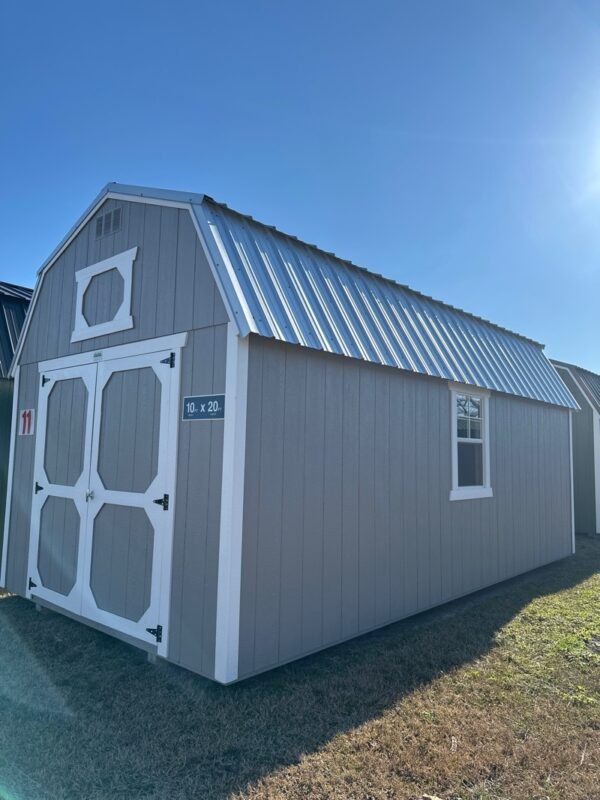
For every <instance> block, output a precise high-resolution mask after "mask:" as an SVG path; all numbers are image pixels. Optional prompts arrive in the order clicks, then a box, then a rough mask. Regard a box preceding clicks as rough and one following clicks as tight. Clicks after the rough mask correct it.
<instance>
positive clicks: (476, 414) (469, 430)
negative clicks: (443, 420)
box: [456, 394, 482, 439]
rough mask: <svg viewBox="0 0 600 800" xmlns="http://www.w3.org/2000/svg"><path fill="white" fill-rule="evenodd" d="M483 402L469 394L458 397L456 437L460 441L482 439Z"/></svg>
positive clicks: (458, 395)
mask: <svg viewBox="0 0 600 800" xmlns="http://www.w3.org/2000/svg"><path fill="white" fill-rule="evenodd" d="M481 419H482V401H481V398H480V397H474V396H473V395H469V394H457V395H456V435H457V436H458V438H459V439H481Z"/></svg>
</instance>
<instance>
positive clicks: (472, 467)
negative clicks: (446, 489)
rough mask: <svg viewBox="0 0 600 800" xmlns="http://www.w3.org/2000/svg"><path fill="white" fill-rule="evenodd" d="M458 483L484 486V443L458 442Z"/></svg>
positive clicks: (460, 484)
mask: <svg viewBox="0 0 600 800" xmlns="http://www.w3.org/2000/svg"><path fill="white" fill-rule="evenodd" d="M458 485H459V486H483V445H482V444H481V443H476V442H458Z"/></svg>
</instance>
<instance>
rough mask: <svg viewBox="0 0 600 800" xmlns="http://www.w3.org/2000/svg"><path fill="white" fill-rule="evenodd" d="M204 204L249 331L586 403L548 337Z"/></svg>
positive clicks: (523, 393) (556, 400)
mask: <svg viewBox="0 0 600 800" xmlns="http://www.w3.org/2000/svg"><path fill="white" fill-rule="evenodd" d="M195 208H196V213H197V214H198V216H199V217H203V220H202V228H203V231H204V232H205V235H210V237H211V238H212V241H211V242H210V244H209V247H210V248H212V251H213V253H214V257H215V258H216V259H217V261H218V268H219V269H223V270H224V269H227V270H228V271H229V272H230V273H233V275H234V276H235V280H236V283H237V285H238V287H239V291H241V293H242V295H243V301H244V306H245V310H244V312H243V315H244V316H245V317H246V327H247V330H248V331H249V332H254V333H257V334H259V335H260V336H267V337H272V338H274V339H278V340H280V341H285V342H289V343H291V344H299V345H303V346H305V347H312V348H315V349H318V350H324V351H326V352H330V353H336V354H339V355H345V356H350V357H352V358H359V359H362V360H364V361H369V362H372V363H375V364H384V365H387V366H390V367H397V368H400V369H404V370H408V371H411V372H417V373H421V374H423V375H431V376H434V377H436V378H443V379H448V380H452V381H456V382H458V383H464V384H467V385H471V386H479V387H482V388H486V389H493V390H496V391H499V392H505V393H507V394H513V395H517V396H520V397H526V398H530V399H534V400H540V401H542V402H546V403H552V404H555V405H559V406H564V407H566V408H577V404H576V402H575V401H574V399H573V398H572V397H571V394H570V392H569V391H568V389H567V388H566V386H565V385H564V384H563V382H562V381H561V380H560V378H559V376H558V375H557V374H556V371H555V370H554V369H553V367H552V366H551V364H550V362H549V361H548V359H547V358H546V356H545V355H544V353H543V346H542V345H540V344H539V343H537V342H534V341H532V340H531V339H527V338H525V337H523V336H520V335H518V334H515V333H512V332H511V331H507V330H506V329H504V328H500V327H499V326H497V325H494V324H493V323H491V322H488V321H486V320H483V319H480V318H478V317H475V316H473V315H471V314H468V313H466V312H464V311H461V310H459V309H456V308H454V307H452V306H449V305H447V304H445V303H442V302H440V301H437V300H433V299H432V298H430V297H427V296H426V295H423V294H420V293H419V292H416V291H414V290H412V289H410V288H408V287H407V286H402V285H400V284H398V283H395V282H394V281H391V280H388V279H385V278H382V277H381V276H380V275H376V274H374V273H372V272H369V271H368V270H365V269H363V268H361V267H357V266H356V265H354V264H352V263H351V262H348V261H344V260H342V259H340V258H337V257H336V256H334V255H332V254H330V253H326V252H324V251H322V250H319V249H318V248H316V247H314V246H313V245H308V244H305V243H304V242H301V241H300V240H298V239H296V238H295V237H292V236H289V235H286V234H284V233H281V232H279V231H278V230H276V229H275V228H272V227H270V226H266V225H263V224H261V223H259V222H257V221H256V220H254V219H252V218H251V217H247V216H245V215H242V214H239V213H238V212H235V211H233V210H231V209H229V208H228V207H227V206H224V205H222V204H219V203H216V202H215V201H213V200H212V199H211V198H208V197H206V196H205V197H204V200H203V202H202V203H201V204H198V205H196V206H195ZM225 262H227V263H225ZM240 314H242V312H241V311H240Z"/></svg>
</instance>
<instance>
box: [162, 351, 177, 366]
mask: <svg viewBox="0 0 600 800" xmlns="http://www.w3.org/2000/svg"><path fill="white" fill-rule="evenodd" d="M160 363H161V364H168V365H169V366H170V367H171V369H173V367H174V366H175V353H170V354H169V355H168V356H167V357H166V358H161V360H160Z"/></svg>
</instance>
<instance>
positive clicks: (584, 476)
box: [552, 360, 600, 534]
mask: <svg viewBox="0 0 600 800" xmlns="http://www.w3.org/2000/svg"><path fill="white" fill-rule="evenodd" d="M552 363H553V364H554V366H555V367H556V369H557V370H558V373H559V375H560V376H561V378H562V379H563V381H564V382H565V383H566V385H567V386H568V388H569V391H570V392H571V394H572V395H573V397H575V399H576V400H577V402H578V404H579V406H580V408H581V412H580V413H579V414H576V415H575V418H574V420H573V484H574V500H575V530H576V531H577V533H587V534H590V533H592V534H595V533H600V375H597V374H596V373H595V372H591V371H590V370H587V369H583V368H582V367H576V366H574V365H573V364H565V363H564V362H563V361H554V360H553V362H552Z"/></svg>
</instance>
